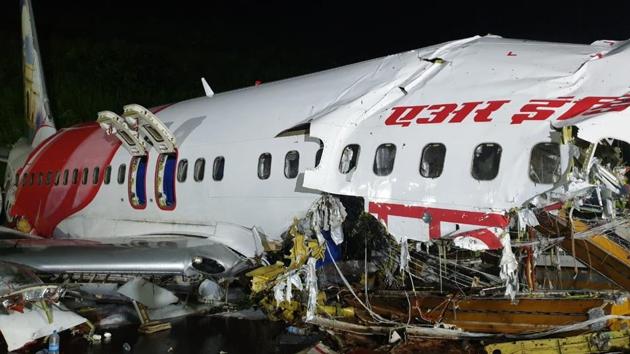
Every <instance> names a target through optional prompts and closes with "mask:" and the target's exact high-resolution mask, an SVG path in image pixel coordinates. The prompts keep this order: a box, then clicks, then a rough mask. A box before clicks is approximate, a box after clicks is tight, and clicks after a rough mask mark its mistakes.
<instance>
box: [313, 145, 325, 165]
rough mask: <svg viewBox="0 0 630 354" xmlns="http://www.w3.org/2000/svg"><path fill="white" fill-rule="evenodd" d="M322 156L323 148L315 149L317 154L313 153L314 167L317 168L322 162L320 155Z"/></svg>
mask: <svg viewBox="0 0 630 354" xmlns="http://www.w3.org/2000/svg"><path fill="white" fill-rule="evenodd" d="M323 154H324V147H323V146H322V147H320V148H319V149H317V152H315V167H317V166H319V164H320V163H321V162H322V155H323Z"/></svg>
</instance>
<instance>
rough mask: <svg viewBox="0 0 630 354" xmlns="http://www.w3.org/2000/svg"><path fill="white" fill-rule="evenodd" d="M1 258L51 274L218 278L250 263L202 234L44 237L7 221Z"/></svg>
mask: <svg viewBox="0 0 630 354" xmlns="http://www.w3.org/2000/svg"><path fill="white" fill-rule="evenodd" d="M0 261H4V262H12V263H15V264H21V265H24V266H28V267H30V268H32V269H33V270H35V271H37V272H41V273H51V274H61V273H66V274H68V273H69V274H75V273H83V274H85V273H90V274H132V275H186V276H192V275H195V274H199V275H205V276H210V277H214V278H217V279H218V278H224V277H230V276H232V275H233V274H235V273H238V272H239V271H242V270H243V269H245V268H246V267H247V266H248V263H247V259H246V258H245V257H243V256H242V255H239V254H238V253H236V252H234V251H233V250H231V249H230V248H229V247H227V246H225V245H223V244H221V243H216V242H212V241H208V240H206V239H203V238H195V237H188V238H187V237H183V236H178V235H171V236H167V235H162V236H152V237H135V238H134V237H130V238H124V239H117V240H112V239H107V240H98V239H92V240H73V239H43V238H39V237H36V236H32V235H28V234H24V233H21V232H18V231H14V230H10V229H7V228H4V227H3V228H2V229H0Z"/></svg>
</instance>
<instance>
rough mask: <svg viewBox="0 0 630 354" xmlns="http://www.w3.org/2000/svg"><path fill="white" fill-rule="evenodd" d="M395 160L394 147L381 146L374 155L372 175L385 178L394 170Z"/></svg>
mask: <svg viewBox="0 0 630 354" xmlns="http://www.w3.org/2000/svg"><path fill="white" fill-rule="evenodd" d="M395 159H396V145H394V144H381V145H379V147H378V148H376V154H375V155H374V166H372V169H373V170H374V174H376V175H377V176H387V175H389V174H390V173H392V170H393V169H394V160H395Z"/></svg>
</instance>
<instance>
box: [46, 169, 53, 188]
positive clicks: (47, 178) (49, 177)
mask: <svg viewBox="0 0 630 354" xmlns="http://www.w3.org/2000/svg"><path fill="white" fill-rule="evenodd" d="M51 183H52V171H48V173H47V174H46V185H47V186H49V185H50V184H51Z"/></svg>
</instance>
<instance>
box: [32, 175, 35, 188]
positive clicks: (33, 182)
mask: <svg viewBox="0 0 630 354" xmlns="http://www.w3.org/2000/svg"><path fill="white" fill-rule="evenodd" d="M34 185H35V172H31V186H34Z"/></svg>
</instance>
